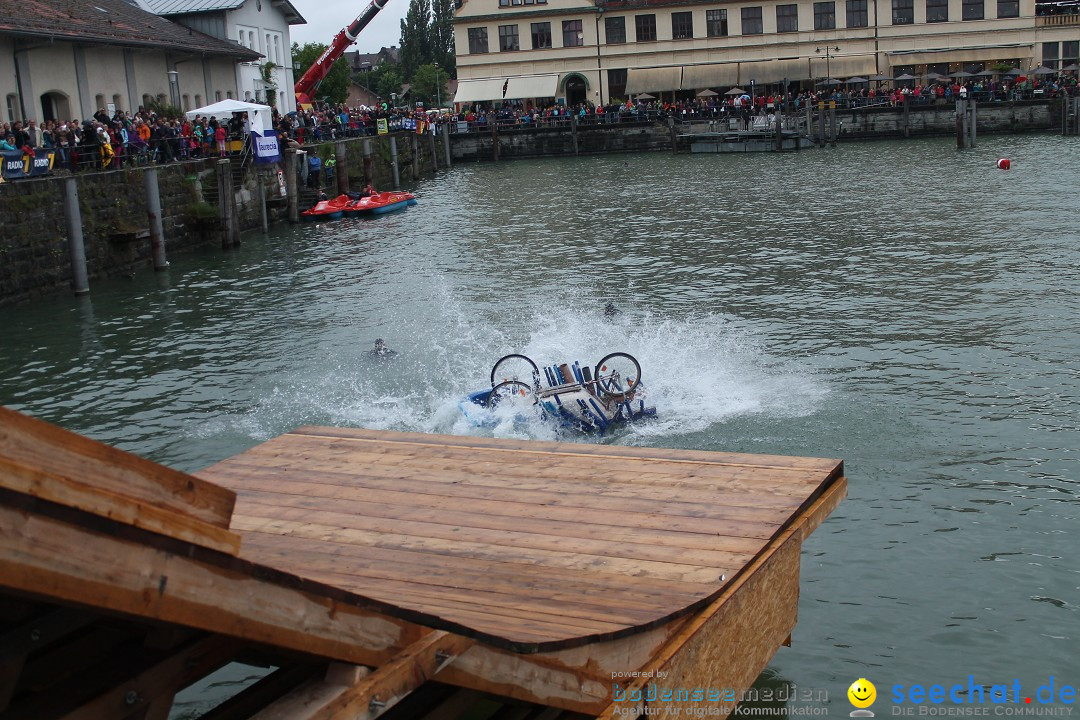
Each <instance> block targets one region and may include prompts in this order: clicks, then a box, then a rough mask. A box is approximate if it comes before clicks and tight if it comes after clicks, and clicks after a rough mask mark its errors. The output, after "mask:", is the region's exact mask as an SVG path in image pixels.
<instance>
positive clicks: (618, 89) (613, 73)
mask: <svg viewBox="0 0 1080 720" xmlns="http://www.w3.org/2000/svg"><path fill="white" fill-rule="evenodd" d="M607 83H608V97H610V98H612V99H614V98H622V97H625V95H626V70H625V69H623V70H608V71H607Z"/></svg>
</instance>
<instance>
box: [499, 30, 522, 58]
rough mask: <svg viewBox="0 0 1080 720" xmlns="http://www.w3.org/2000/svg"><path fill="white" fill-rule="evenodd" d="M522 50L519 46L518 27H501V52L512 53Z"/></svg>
mask: <svg viewBox="0 0 1080 720" xmlns="http://www.w3.org/2000/svg"><path fill="white" fill-rule="evenodd" d="M520 49H521V46H520V45H518V31H517V25H500V26H499V52H511V51H514V50H520Z"/></svg>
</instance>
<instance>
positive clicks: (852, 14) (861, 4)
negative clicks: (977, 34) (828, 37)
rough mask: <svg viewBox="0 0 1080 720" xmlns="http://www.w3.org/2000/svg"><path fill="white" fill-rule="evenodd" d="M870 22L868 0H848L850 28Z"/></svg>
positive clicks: (848, 24) (865, 25) (848, 23)
mask: <svg viewBox="0 0 1080 720" xmlns="http://www.w3.org/2000/svg"><path fill="white" fill-rule="evenodd" d="M1017 2H1019V0H1017ZM868 24H869V20H868V18H867V14H866V0H847V26H848V27H849V28H859V27H867V25H868Z"/></svg>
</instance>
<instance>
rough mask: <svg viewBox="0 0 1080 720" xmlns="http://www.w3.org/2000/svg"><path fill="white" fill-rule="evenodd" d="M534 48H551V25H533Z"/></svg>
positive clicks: (543, 23)
mask: <svg viewBox="0 0 1080 720" xmlns="http://www.w3.org/2000/svg"><path fill="white" fill-rule="evenodd" d="M532 46H533V50H539V49H540V48H549V47H551V23H549V22H542V23H533V24H532Z"/></svg>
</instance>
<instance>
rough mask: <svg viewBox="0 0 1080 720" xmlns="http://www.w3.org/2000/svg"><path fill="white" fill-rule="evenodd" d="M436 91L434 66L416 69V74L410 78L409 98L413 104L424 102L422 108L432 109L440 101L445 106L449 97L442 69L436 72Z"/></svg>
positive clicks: (445, 77)
mask: <svg viewBox="0 0 1080 720" xmlns="http://www.w3.org/2000/svg"><path fill="white" fill-rule="evenodd" d="M437 76H438V90H437V91H436V85H435V78H436V72H435V66H434V65H421V66H420V67H418V68H417V69H416V72H415V73H413V76H412V86H411V90H410V93H411V97H412V100H413V101H414V102H416V101H420V100H422V101H424V106H425V107H429V108H433V107H435V106H436V103H437V102H439V101H440V100H441V101H442V103H443V104H444V105H445V104H446V103H447V102H448V101H449V100H450V95H449V93H447V91H446V80H447V77H448V76H447V74H446V73H445V72H444V71H443V69H442V68H439V71H438V74H437Z"/></svg>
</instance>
